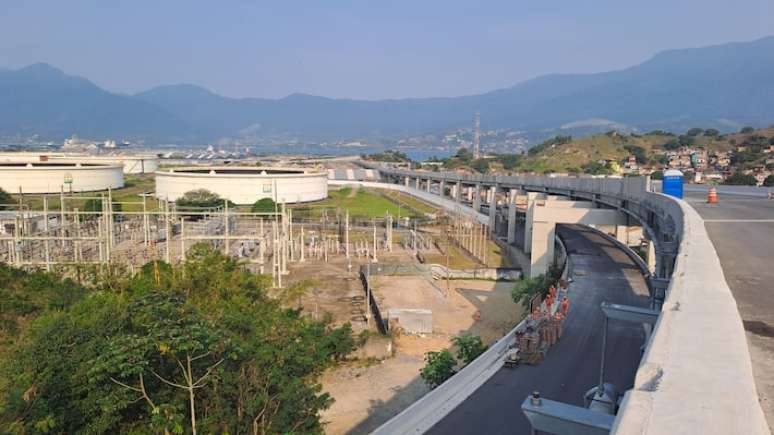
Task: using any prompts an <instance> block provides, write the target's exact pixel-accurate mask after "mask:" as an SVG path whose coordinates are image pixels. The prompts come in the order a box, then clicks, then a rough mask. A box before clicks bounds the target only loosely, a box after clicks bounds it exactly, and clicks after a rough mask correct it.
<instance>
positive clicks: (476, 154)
mask: <svg viewBox="0 0 774 435" xmlns="http://www.w3.org/2000/svg"><path fill="white" fill-rule="evenodd" d="M473 143H474V145H475V151H474V152H473V158H474V159H476V160H478V159H480V158H481V113H479V112H476V129H475V131H474V132H473Z"/></svg>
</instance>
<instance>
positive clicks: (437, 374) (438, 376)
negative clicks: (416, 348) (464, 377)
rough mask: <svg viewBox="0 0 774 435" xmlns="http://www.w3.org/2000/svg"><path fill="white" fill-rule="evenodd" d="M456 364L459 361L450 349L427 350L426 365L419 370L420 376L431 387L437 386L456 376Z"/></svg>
mask: <svg viewBox="0 0 774 435" xmlns="http://www.w3.org/2000/svg"><path fill="white" fill-rule="evenodd" d="M456 366H457V361H455V360H454V357H453V356H452V354H451V352H449V349H444V350H442V351H440V352H427V353H426V354H425V366H424V367H422V369H421V370H420V371H419V376H420V377H421V378H422V380H424V381H425V383H426V384H427V385H428V386H429V387H430V388H435V387H437V386H439V385H441V384H443V383H444V381H446V380H447V379H449V378H450V377H452V376H454V373H456V370H455V367H456Z"/></svg>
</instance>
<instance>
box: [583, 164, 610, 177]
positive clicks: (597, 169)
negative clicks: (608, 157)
mask: <svg viewBox="0 0 774 435" xmlns="http://www.w3.org/2000/svg"><path fill="white" fill-rule="evenodd" d="M583 172H585V173H587V174H590V175H608V174H610V173H611V172H612V171H611V170H610V168H609V167H608V166H607V164H603V163H600V162H597V161H591V162H588V163H586V164H585V165H583Z"/></svg>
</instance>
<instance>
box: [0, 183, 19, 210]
mask: <svg viewBox="0 0 774 435" xmlns="http://www.w3.org/2000/svg"><path fill="white" fill-rule="evenodd" d="M13 204H15V202H14V200H13V197H11V195H10V194H9V193H8V192H6V191H5V190H3V189H2V188H0V210H5V209H8V208H10V207H13ZM9 206H10V207H9Z"/></svg>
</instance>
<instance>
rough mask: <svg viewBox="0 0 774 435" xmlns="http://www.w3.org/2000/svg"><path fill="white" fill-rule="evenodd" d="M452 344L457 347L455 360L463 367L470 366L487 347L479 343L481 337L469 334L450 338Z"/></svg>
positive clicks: (481, 342)
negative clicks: (463, 365)
mask: <svg viewBox="0 0 774 435" xmlns="http://www.w3.org/2000/svg"><path fill="white" fill-rule="evenodd" d="M452 343H454V345H455V346H457V359H458V360H459V361H461V362H462V363H463V364H465V365H468V364H470V363H471V362H472V361H473V360H474V359H476V358H478V356H479V355H481V354H482V353H484V352H485V351H486V349H487V346H486V345H484V343H483V341H481V337H479V336H477V335H473V334H471V333H469V332H465V333H463V334H461V335H458V336H456V337H454V338H452Z"/></svg>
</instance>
